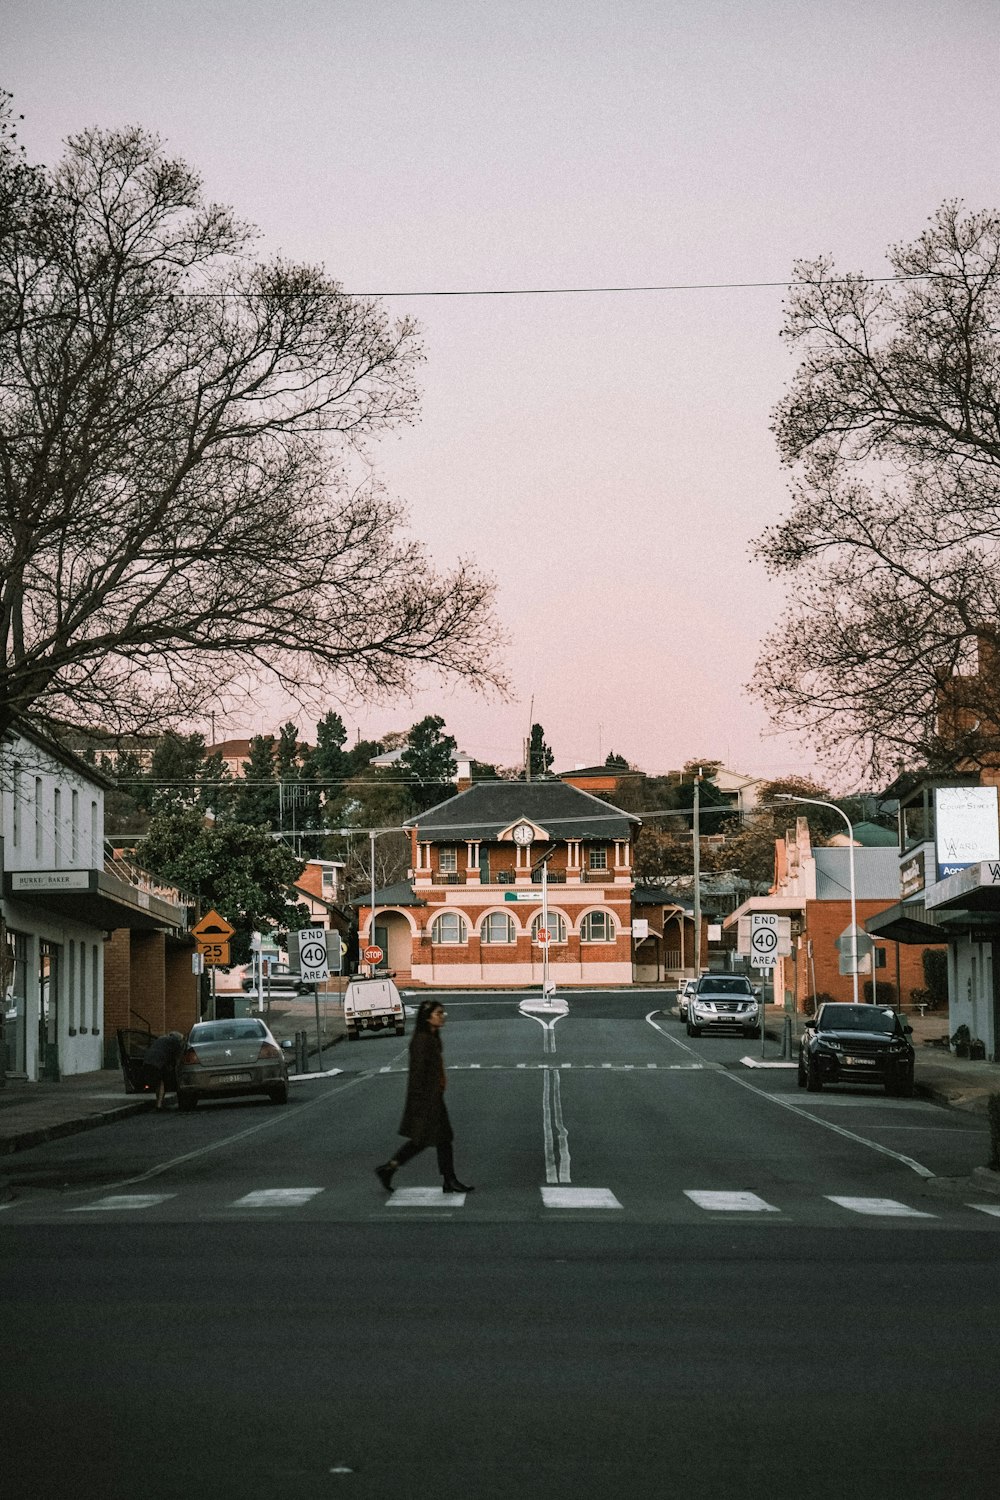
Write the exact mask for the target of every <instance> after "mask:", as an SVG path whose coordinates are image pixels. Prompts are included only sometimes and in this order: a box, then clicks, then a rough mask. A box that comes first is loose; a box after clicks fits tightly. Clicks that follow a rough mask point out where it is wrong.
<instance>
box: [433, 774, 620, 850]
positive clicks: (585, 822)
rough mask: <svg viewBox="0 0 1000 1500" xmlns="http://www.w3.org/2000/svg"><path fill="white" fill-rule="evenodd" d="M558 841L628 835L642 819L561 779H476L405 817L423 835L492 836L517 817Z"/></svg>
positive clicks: (455, 836)
mask: <svg viewBox="0 0 1000 1500" xmlns="http://www.w3.org/2000/svg"><path fill="white" fill-rule="evenodd" d="M522 818H523V819H524V820H525V821H526V822H529V823H533V824H535V825H536V826H537V827H538V828H540V829H541V830H543V833H544V834H545V835H548V836H549V837H551V838H560V839H599V838H604V839H609V838H623V839H627V838H631V837H632V836H633V833H634V830H635V829H637V828H638V827H639V826H640V824H641V821H642V820H641V819H640V818H637V817H635V816H634V815H633V814H632V813H627V812H623V811H622V810H621V808H619V807H612V805H611V804H610V803H609V802H602V801H601V800H600V798H598V797H594V796H592V795H591V793H590V792H583V791H581V790H580V789H579V787H575V786H570V785H569V784H568V783H567V782H565V781H560V780H557V779H553V780H551V781H478V782H476V783H475V784H474V785H473V786H471V787H470V788H469V790H468V791H465V792H459V794H458V796H456V797H449V798H448V799H447V801H446V802H439V803H438V805H437V807H432V808H430V809H429V810H428V811H427V812H424V813H419V814H418V815H417V816H416V817H415V818H409V819H407V822H406V827H408V828H416V829H417V832H418V836H419V837H420V838H421V839H427V840H435V839H438V840H439V839H445V838H452V839H489V838H495V837H496V836H497V835H498V834H500V833H502V832H503V831H504V830H505V829H507V828H509V827H510V826H511V824H513V823H517V822H518V821H519V820H520V819H522Z"/></svg>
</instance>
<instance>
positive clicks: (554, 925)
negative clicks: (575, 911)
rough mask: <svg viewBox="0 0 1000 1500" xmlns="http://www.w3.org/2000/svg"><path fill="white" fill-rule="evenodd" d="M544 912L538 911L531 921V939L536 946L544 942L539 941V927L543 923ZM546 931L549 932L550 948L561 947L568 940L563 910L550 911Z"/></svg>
mask: <svg viewBox="0 0 1000 1500" xmlns="http://www.w3.org/2000/svg"><path fill="white" fill-rule="evenodd" d="M542 920H543V919H542V913H541V912H536V913H535V916H534V917H533V918H532V922H531V941H532V943H533V944H535V946H536V947H539V948H540V947H541V946H542V944H541V943H539V941H538V929H539V928H540V927H541V925H542ZM545 927H546V931H547V932H548V934H549V942H548V946H549V947H550V948H561V947H563V946H564V945H565V942H566V927H567V924H566V918H565V917H564V916H563V914H562V912H561V911H550V912H549V914H548V917H547V918H546V919H545Z"/></svg>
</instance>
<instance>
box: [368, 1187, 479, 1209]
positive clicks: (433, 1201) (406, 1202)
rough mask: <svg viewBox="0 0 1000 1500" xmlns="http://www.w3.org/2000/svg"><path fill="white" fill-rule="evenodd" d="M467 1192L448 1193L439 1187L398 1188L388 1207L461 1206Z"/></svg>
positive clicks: (392, 1194)
mask: <svg viewBox="0 0 1000 1500" xmlns="http://www.w3.org/2000/svg"><path fill="white" fill-rule="evenodd" d="M465 1197H466V1195H465V1193H446V1192H445V1190H444V1188H439V1187H433V1188H432V1187H412V1188H397V1189H396V1191H395V1192H394V1193H391V1194H390V1195H389V1200H388V1202H387V1203H386V1208H461V1207H462V1206H463V1204H464V1203H465Z"/></svg>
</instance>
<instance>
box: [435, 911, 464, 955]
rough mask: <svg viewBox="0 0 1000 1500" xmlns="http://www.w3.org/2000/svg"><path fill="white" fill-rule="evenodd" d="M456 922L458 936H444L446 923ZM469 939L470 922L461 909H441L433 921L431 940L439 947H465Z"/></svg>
mask: <svg viewBox="0 0 1000 1500" xmlns="http://www.w3.org/2000/svg"><path fill="white" fill-rule="evenodd" d="M451 922H454V923H455V924H456V929H455V930H456V932H457V936H456V937H442V936H441V930H442V927H443V925H444V924H445V923H448V924H450V923H451ZM468 941H469V924H468V923H467V922H466V920H465V918H464V917H463V916H462V913H461V912H460V911H440V912H438V914H437V916H436V917H435V918H434V920H433V922H432V923H431V942H432V943H433V944H434V945H435V947H437V948H463V947H464V946H465V944H466V943H467V942H468Z"/></svg>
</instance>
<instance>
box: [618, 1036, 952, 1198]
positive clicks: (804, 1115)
mask: <svg viewBox="0 0 1000 1500" xmlns="http://www.w3.org/2000/svg"><path fill="white" fill-rule="evenodd" d="M656 1014H657V1012H656V1011H655V1010H651V1011H650V1012H649V1014H648V1015H647V1016H646V1020H647V1022H648V1023H649V1025H650V1026H652V1028H653V1030H654V1031H658V1032H659V1033H660V1035H661V1036H663V1037H666V1039H667V1041H668V1042H673V1044H674V1046H675V1047H681V1048H683V1050H684V1051H685V1052H690V1053H691V1055H692V1057H697V1056H698V1053H697V1052H695V1051H694V1049H693V1048H692V1047H688V1046H687V1045H686V1044H685V1043H684V1042H680V1041H678V1040H677V1038H676V1037H675V1036H671V1035H670V1033H669V1031H664V1029H663V1027H662V1026H659V1025H658V1024H657V1023H656V1022H655V1021H654V1020H653V1017H654V1016H655V1015H656ZM709 1071H711V1072H715V1073H719V1074H721V1076H722V1077H723V1078H728V1079H729V1081H730V1082H731V1083H737V1084H739V1086H740V1088H741V1089H749V1090H750V1092H751V1094H756V1095H757V1097H758V1099H767V1100H768V1102H769V1103H771V1104H776V1105H778V1107H779V1108H780V1109H787V1110H790V1111H791V1113H792V1114H793V1115H798V1116H799V1118H800V1119H803V1120H809V1121H810V1122H811V1123H812V1124H813V1125H819V1126H821V1127H822V1128H823V1129H824V1130H832V1131H833V1133H834V1135H841V1136H843V1137H844V1139H845V1140H848V1141H855V1142H856V1143H857V1144H858V1145H859V1146H867V1148H868V1149H869V1151H877V1152H878V1153H879V1154H880V1155H881V1156H891V1157H892V1159H893V1161H898V1162H902V1164H903V1166H904V1167H909V1169H910V1171H911V1172H916V1173H917V1175H918V1177H933V1176H935V1173H934V1172H932V1171H931V1169H930V1168H929V1167H925V1166H924V1165H923V1163H922V1162H919V1161H915V1160H914V1159H913V1157H912V1156H904V1155H903V1154H902V1152H900V1151H890V1149H889V1147H888V1146H881V1145H879V1143H878V1141H871V1140H869V1139H868V1137H867V1136H864V1135H858V1134H857V1133H856V1132H855V1131H853V1130H845V1129H844V1127H843V1126H842V1125H834V1123H833V1121H832V1120H824V1119H822V1118H821V1117H820V1116H819V1115H814V1114H813V1113H812V1112H811V1111H810V1110H808V1109H803V1108H802V1106H801V1105H799V1104H793V1103H792V1102H791V1100H789V1099H781V1098H779V1097H778V1096H777V1095H776V1094H769V1093H768V1092H767V1090H766V1089H760V1088H758V1087H757V1085H756V1084H753V1083H751V1082H750V1080H749V1079H748V1078H740V1076H739V1075H738V1074H737V1073H730V1072H727V1070H726V1069H725V1068H722V1067H719V1066H718V1065H717V1064H712V1065H710V1068H709Z"/></svg>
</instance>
